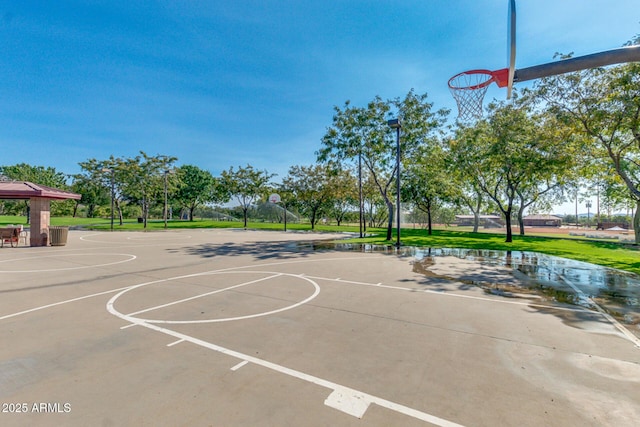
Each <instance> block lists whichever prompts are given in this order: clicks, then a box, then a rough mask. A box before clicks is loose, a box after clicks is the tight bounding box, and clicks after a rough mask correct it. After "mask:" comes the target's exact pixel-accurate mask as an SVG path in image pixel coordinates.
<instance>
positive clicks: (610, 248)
mask: <svg viewBox="0 0 640 427" xmlns="http://www.w3.org/2000/svg"><path fill="white" fill-rule="evenodd" d="M7 224H25V225H26V218H25V217H15V216H0V226H5V225H7ZM51 225H67V226H81V227H85V228H87V229H92V230H109V229H110V226H111V225H110V220H109V219H101V218H71V217H53V218H51ZM167 226H168V228H169V229H189V228H242V227H243V224H242V222H237V221H212V220H195V221H169V222H168V223H167ZM248 228H250V229H259V230H282V229H283V225H282V224H274V223H266V222H252V223H249V224H248ZM163 229H164V221H162V220H150V221H148V222H147V230H148V231H161V230H163ZM287 229H288V230H296V231H309V230H311V226H310V225H309V224H287ZM114 230H118V231H120V230H122V231H142V230H143V225H142V224H139V223H138V221H137V220H136V219H133V220H131V219H129V220H127V221H126V222H125V223H124V224H123V225H122V226H121V225H119V224H118V222H117V221H116V223H115V224H114ZM316 231H326V232H344V233H348V232H350V233H357V232H358V226H352V225H349V226H340V227H337V226H335V225H333V226H330V225H329V226H328V225H318V226H316ZM501 233H502V234H498V233H495V234H494V233H486V232H483V233H472V232H469V231H459V230H451V229H436V230H434V231H433V234H432V235H431V236H429V235H428V234H427V232H426V230H421V229H403V230H402V234H401V238H402V239H401V240H402V245H403V246H416V247H423V248H465V249H486V250H503V251H506V250H512V251H529V252H541V253H545V254H548V255H555V256H559V257H564V258H569V259H574V260H578V261H584V262H589V263H592V264H598V265H602V266H605V267H611V268H617V269H620V270H626V271H629V272H632V273H636V274H640V252H639V251H638V247H637V246H635V245H630V244H621V243H617V242H612V241H600V240H594V239H586V238H584V237H582V238H581V237H576V236H571V237H570V238H569V237H567V236H562V237H558V236H557V235H549V236H541V235H536V236H520V235H514V236H513V242H511V243H505V241H504V240H505V236H504V231H502V232H501ZM367 234H371V236H369V237H365V238H363V239H359V238H349V239H348V240H347V241H348V242H352V243H368V244H378V245H393V244H394V243H395V236H394V238H393V239H394V240H392V241H391V242H389V241H387V240H385V237H386V231H385V230H384V229H369V230H367Z"/></svg>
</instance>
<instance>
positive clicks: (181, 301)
mask: <svg viewBox="0 0 640 427" xmlns="http://www.w3.org/2000/svg"><path fill="white" fill-rule="evenodd" d="M279 276H282V274H280V273H277V274H274V275H272V276H269V277H262V278H260V279H256V280H251V281H250V282H245V283H240V284H238V285H233V286H229V287H228V288H224V289H216V290H215V291H211V292H206V293H204V294H200V295H195V296H192V297H189V298H184V299H181V300H176V301H173V302H169V303H167V304H162V305H157V306H155V307H149V308H145V309H144V310H140V311H136V312H133V313H129V314H128V316H135V315H137V314H141V313H146V312H149V311H153V310H158V309H161V308H165V307H170V306H172V305H176V304H181V303H183V302H187V301H192V300H194V299H198V298H203V297H206V296H209V295H215V294H218V293H220V292H226V291H230V290H231V289H236V288H241V287H243V286H248V285H252V284H255V283H259V282H263V281H265V280H269V279H273V278H275V277H279Z"/></svg>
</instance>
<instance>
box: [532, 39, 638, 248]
mask: <svg viewBox="0 0 640 427" xmlns="http://www.w3.org/2000/svg"><path fill="white" fill-rule="evenodd" d="M628 44H640V35H639V36H636V38H635V39H634V40H632V41H631V42H629V43H628ZM536 89H537V91H536V95H537V96H538V97H539V98H540V100H541V101H543V103H544V106H545V107H546V108H547V109H548V110H549V111H550V112H552V113H554V114H556V116H557V117H558V119H559V120H561V121H564V122H565V123H566V124H568V125H570V126H573V127H574V128H575V129H577V130H580V131H581V132H582V133H584V134H585V135H587V136H589V137H590V138H591V141H592V145H591V147H592V148H591V150H590V152H591V155H592V156H594V157H600V158H603V157H604V158H608V160H609V162H610V163H611V164H612V166H613V169H614V170H615V173H616V174H617V175H618V176H619V177H620V178H621V180H622V181H623V182H624V184H625V186H626V188H627V191H628V193H629V196H630V197H631V198H632V199H633V200H634V201H635V203H636V206H637V207H640V63H637V62H633V63H628V64H624V65H619V66H613V67H609V68H595V69H589V70H585V71H581V72H576V73H570V74H566V75H561V76H556V77H549V78H545V79H542V80H541V81H540V82H539V84H538V85H537V87H536ZM633 228H634V231H635V239H636V243H640V209H637V208H636V214H635V216H634V219H633Z"/></svg>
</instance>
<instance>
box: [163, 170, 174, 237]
mask: <svg viewBox="0 0 640 427" xmlns="http://www.w3.org/2000/svg"><path fill="white" fill-rule="evenodd" d="M170 173H173V170H172V169H167V170H165V171H164V229H165V230H166V229H167V216H168V211H169V208H168V203H169V198H168V194H167V193H168V192H167V180H168V178H167V177H168V176H169V174H170Z"/></svg>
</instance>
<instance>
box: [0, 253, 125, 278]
mask: <svg viewBox="0 0 640 427" xmlns="http://www.w3.org/2000/svg"><path fill="white" fill-rule="evenodd" d="M93 255H97V256H105V255H115V256H121V257H129V259H125V260H122V261H115V262H108V263H105V264H91V265H81V266H78V267H60V268H49V269H42V270H35V269H29V270H0V272H2V273H43V272H50V271H69V270H84V269H87V268H95V267H106V266H108V265H116V264H123V263H125V262H129V261H133V260H134V259H136V258H137V257H136V256H135V255H131V254H110V253H106V254H103V253H93V254H92V253H82V254H70V253H66V254H56V255H41V256H38V257H37V258H36V257H27V258H13V259H7V260H3V261H0V263H2V262H11V263H15V262H16V261H34V260H36V259H37V260H41V259H42V258H62V257H65V256H67V257H78V256H93Z"/></svg>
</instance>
